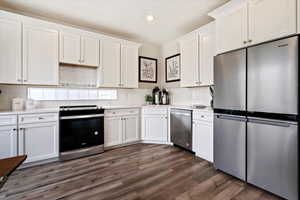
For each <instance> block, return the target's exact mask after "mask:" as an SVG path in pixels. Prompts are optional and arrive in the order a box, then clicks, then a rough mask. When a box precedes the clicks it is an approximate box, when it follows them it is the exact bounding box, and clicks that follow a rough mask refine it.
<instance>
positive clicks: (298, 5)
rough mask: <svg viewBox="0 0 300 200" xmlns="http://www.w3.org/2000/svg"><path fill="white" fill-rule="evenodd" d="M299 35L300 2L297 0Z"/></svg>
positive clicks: (298, 30)
mask: <svg viewBox="0 0 300 200" xmlns="http://www.w3.org/2000/svg"><path fill="white" fill-rule="evenodd" d="M297 33H300V0H297Z"/></svg>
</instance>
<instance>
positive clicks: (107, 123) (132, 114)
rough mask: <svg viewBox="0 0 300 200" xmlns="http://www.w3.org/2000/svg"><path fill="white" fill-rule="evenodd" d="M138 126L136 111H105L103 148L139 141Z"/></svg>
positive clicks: (137, 112) (137, 113)
mask: <svg viewBox="0 0 300 200" xmlns="http://www.w3.org/2000/svg"><path fill="white" fill-rule="evenodd" d="M139 124H140V120H139V110H138V109H120V110H107V111H105V118H104V129H105V130H104V146H105V147H112V146H117V145H124V144H130V143H133V142H138V141H140V125H139Z"/></svg>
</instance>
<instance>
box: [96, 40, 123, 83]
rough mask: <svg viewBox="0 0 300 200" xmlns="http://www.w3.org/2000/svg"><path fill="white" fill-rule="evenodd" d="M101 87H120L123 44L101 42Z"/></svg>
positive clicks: (108, 41)
mask: <svg viewBox="0 0 300 200" xmlns="http://www.w3.org/2000/svg"><path fill="white" fill-rule="evenodd" d="M100 54H101V56H100V70H101V80H100V83H99V84H100V85H99V86H101V87H119V86H120V75H121V71H120V65H121V44H120V43H118V42H115V41H110V40H103V41H101V50H100Z"/></svg>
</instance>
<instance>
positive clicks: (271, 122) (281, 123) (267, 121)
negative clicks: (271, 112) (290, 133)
mask: <svg viewBox="0 0 300 200" xmlns="http://www.w3.org/2000/svg"><path fill="white" fill-rule="evenodd" d="M248 122H250V123H256V124H264V125H271V126H280V127H290V126H291V125H297V123H296V122H289V121H281V120H270V119H261V118H254V117H249V118H248Z"/></svg>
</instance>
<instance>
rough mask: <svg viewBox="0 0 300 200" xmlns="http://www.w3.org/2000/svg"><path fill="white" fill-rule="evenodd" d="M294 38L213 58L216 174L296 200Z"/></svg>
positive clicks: (295, 53)
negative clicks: (234, 177) (233, 177)
mask: <svg viewBox="0 0 300 200" xmlns="http://www.w3.org/2000/svg"><path fill="white" fill-rule="evenodd" d="M298 43H299V41H298V37H297V36H295V37H291V38H287V39H282V40H278V41H275V42H270V43H266V44H262V45H257V46H253V47H250V48H247V49H243V50H239V51H234V52H231V53H227V54H222V55H218V56H216V57H215V99H214V101H215V104H214V108H215V118H214V120H215V121H214V154H215V155H214V156H215V166H216V168H218V169H220V170H222V171H224V172H227V173H229V174H231V175H233V176H236V177H238V178H240V179H243V180H246V181H247V182H248V183H250V184H253V185H256V186H258V187H260V188H263V189H265V190H267V191H270V192H272V193H274V194H277V195H279V196H282V197H284V198H287V199H298V198H299V194H298V190H299V173H298V171H299V170H298V149H299V148H298V142H299V138H298V110H299V109H298V92H299V87H298V83H299V78H298V76H299V70H298V68H299V64H298V57H299V55H298V54H299V52H298V48H299V45H298Z"/></svg>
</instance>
